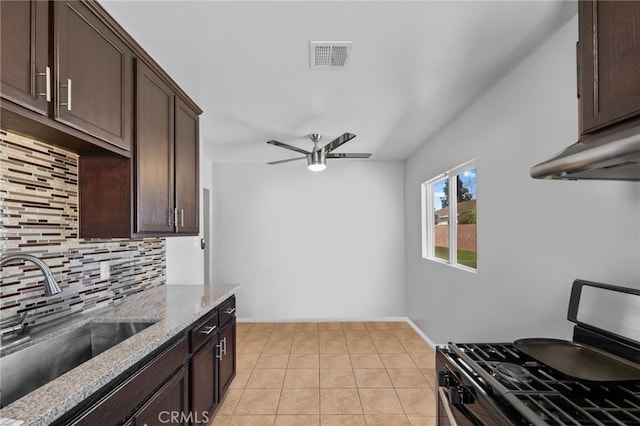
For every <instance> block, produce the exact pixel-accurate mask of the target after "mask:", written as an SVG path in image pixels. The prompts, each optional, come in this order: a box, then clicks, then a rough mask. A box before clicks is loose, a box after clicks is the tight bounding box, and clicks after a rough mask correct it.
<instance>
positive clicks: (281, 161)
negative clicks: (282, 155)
mask: <svg viewBox="0 0 640 426" xmlns="http://www.w3.org/2000/svg"><path fill="white" fill-rule="evenodd" d="M303 158H307V157H306V156H305V157H296V158H288V159H286V160H279V161H272V162H270V163H267V164H271V165H273V164H281V163H288V162H289V161H296V160H302V159H303Z"/></svg>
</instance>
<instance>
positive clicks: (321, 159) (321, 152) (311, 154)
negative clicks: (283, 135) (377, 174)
mask: <svg viewBox="0 0 640 426" xmlns="http://www.w3.org/2000/svg"><path fill="white" fill-rule="evenodd" d="M355 137H356V135H354V134H353V133H344V134H342V135H340V136H338V137H337V138H335V139H334V140H332V141H331V142H329V143H328V144H326V145H325V146H323V147H319V146H318V142H319V141H320V139H322V135H321V134H320V133H312V134H310V135H309V139H311V141H312V142H313V149H312V150H311V151H306V150H304V149H302V148H298V147H296V146H292V145H288V144H286V143H282V142H278V141H274V140H270V141H267V143H268V144H271V145H275V146H279V147H282V148H286V149H290V150H292V151H296V152H299V153H300V154H304V157H296V158H289V159H287V160H280V161H272V162H270V163H267V164H280V163H287V162H289V161H295V160H302V159H303V158H306V159H307V164H308V166H307V167H308V168H309V170H311V171H313V172H320V171H322V170H324V169H326V168H327V158H369V157H371V154H366V153H363V154H343V153H339V154H338V153H333V152H331V151H333V150H334V149H336V148H338V147H339V146H341V145H343V144H345V143H347V142H349V141H350V140H351V139H353V138H355Z"/></svg>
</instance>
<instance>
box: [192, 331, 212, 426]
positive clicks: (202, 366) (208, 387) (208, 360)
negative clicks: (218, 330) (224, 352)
mask: <svg viewBox="0 0 640 426" xmlns="http://www.w3.org/2000/svg"><path fill="white" fill-rule="evenodd" d="M217 345H218V338H217V337H214V338H213V339H211V340H209V341H208V342H207V343H206V344H205V345H204V346H203V347H202V348H201V349H200V350H199V351H198V352H197V353H196V354H195V355H194V356H193V358H192V359H191V413H192V415H194V416H195V415H197V416H199V417H200V418H202V419H203V420H205V423H206V419H207V418H209V417H210V416H209V415H210V414H211V413H212V412H213V410H215V408H216V406H217V404H218V389H217V384H218V370H217V368H216V352H217Z"/></svg>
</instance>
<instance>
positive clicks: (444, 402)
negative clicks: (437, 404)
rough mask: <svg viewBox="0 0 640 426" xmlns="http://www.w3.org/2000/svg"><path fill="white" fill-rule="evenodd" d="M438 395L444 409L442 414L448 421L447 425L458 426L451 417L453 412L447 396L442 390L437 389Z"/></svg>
mask: <svg viewBox="0 0 640 426" xmlns="http://www.w3.org/2000/svg"><path fill="white" fill-rule="evenodd" d="M438 394H439V395H440V399H441V400H442V405H443V407H444V412H445V413H446V414H447V419H449V423H451V426H458V422H457V421H456V419H455V417H454V416H453V412H452V411H451V401H450V400H449V395H448V394H447V392H445V390H444V388H438Z"/></svg>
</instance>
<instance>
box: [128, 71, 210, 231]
mask: <svg viewBox="0 0 640 426" xmlns="http://www.w3.org/2000/svg"><path fill="white" fill-rule="evenodd" d="M136 123H137V127H136V151H135V176H136V191H137V192H136V214H135V218H136V224H135V229H136V230H135V233H136V234H153V235H162V234H173V233H177V234H183V235H197V234H198V225H199V221H198V198H199V197H198V194H199V191H200V185H199V182H200V179H199V167H198V163H199V158H198V143H199V141H198V114H197V113H196V112H195V111H193V110H192V109H191V108H190V107H189V106H188V105H187V104H186V103H185V102H183V101H182V100H181V99H180V98H178V97H177V96H176V94H175V93H174V92H173V90H172V89H171V87H170V86H169V85H168V84H166V83H165V82H164V81H163V80H162V79H161V78H160V76H158V75H157V74H156V73H155V72H154V71H153V70H152V69H150V68H149V67H147V66H146V65H145V64H143V63H141V62H140V61H137V62H136Z"/></svg>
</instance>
